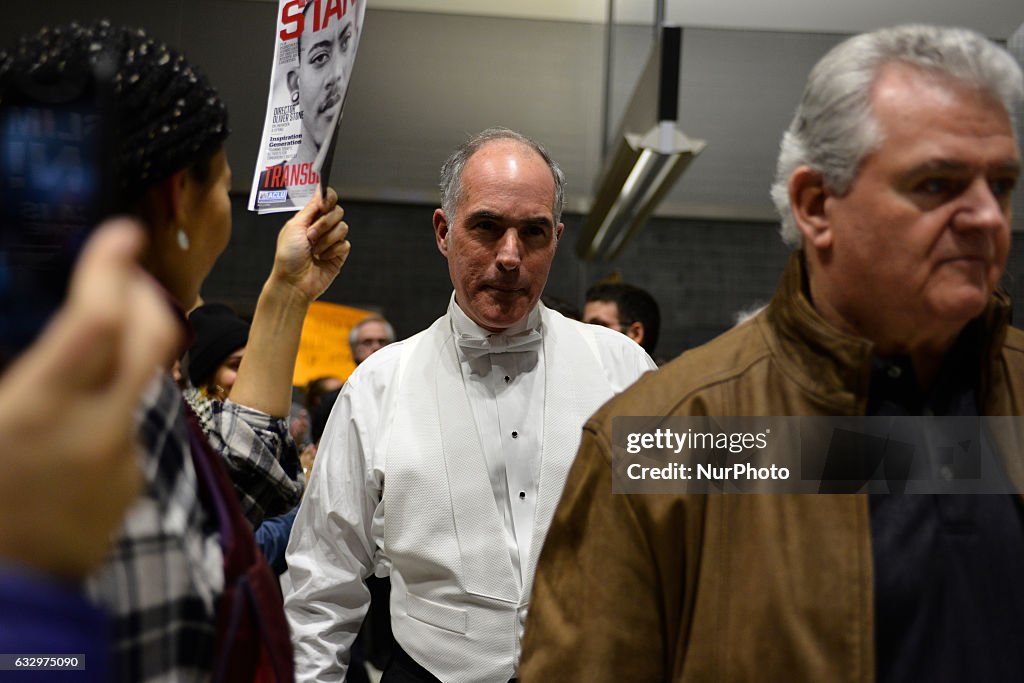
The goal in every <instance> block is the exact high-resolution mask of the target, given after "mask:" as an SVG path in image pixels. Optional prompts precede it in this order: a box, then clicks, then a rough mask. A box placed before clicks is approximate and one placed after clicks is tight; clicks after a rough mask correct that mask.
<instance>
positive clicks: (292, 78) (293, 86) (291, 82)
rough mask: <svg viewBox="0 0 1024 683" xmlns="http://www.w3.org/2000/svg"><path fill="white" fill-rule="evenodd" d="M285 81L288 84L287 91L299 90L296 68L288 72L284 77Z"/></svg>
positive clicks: (294, 91)
mask: <svg viewBox="0 0 1024 683" xmlns="http://www.w3.org/2000/svg"><path fill="white" fill-rule="evenodd" d="M285 82H286V83H287V84H288V91H289V92H291V93H296V92H298V91H299V72H298V71H297V70H296V69H292V70H291V71H289V72H288V75H287V76H286V77H285Z"/></svg>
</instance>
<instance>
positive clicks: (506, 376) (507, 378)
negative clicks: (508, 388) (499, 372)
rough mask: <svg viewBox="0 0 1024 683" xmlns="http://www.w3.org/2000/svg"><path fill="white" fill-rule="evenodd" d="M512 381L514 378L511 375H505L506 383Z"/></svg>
mask: <svg viewBox="0 0 1024 683" xmlns="http://www.w3.org/2000/svg"><path fill="white" fill-rule="evenodd" d="M511 381H512V378H511V377H509V376H508V375H505V384H508V383H509V382H511Z"/></svg>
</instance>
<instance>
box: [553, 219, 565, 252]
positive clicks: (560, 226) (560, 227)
mask: <svg viewBox="0 0 1024 683" xmlns="http://www.w3.org/2000/svg"><path fill="white" fill-rule="evenodd" d="M564 230H565V224H564V223H559V224H558V227H557V228H555V246H556V247H557V246H558V240H560V239H562V232H563V231H564Z"/></svg>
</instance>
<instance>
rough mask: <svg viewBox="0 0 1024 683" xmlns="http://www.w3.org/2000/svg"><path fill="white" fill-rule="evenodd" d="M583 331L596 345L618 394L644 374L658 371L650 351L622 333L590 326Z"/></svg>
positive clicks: (609, 378) (599, 356)
mask: <svg viewBox="0 0 1024 683" xmlns="http://www.w3.org/2000/svg"><path fill="white" fill-rule="evenodd" d="M582 332H583V334H584V338H586V339H587V341H588V343H590V344H592V345H593V346H592V348H593V347H595V346H596V349H595V351H596V353H597V356H598V358H599V360H600V361H601V365H602V367H604V371H605V375H606V377H607V378H608V382H609V383H610V384H611V387H612V391H613V392H615V393H616V394H618V393H620V392H622V391H624V390H625V389H626V388H627V387H629V386H630V385H631V384H633V382H635V381H637V380H638V379H640V377H641V375H643V374H645V373H647V372H650V371H651V370H657V369H658V366H657V365H656V364H655V362H654V361H653V360H651V357H650V356H648V355H647V352H646V351H644V350H643V348H642V347H641V346H640V345H639V344H637V343H636V342H635V341H633V340H632V339H630V338H629V337H627V336H626V335H624V334H622V333H621V332H616V331H615V330H610V329H608V328H606V327H601V326H600V325H586V324H584V325H583V330H582Z"/></svg>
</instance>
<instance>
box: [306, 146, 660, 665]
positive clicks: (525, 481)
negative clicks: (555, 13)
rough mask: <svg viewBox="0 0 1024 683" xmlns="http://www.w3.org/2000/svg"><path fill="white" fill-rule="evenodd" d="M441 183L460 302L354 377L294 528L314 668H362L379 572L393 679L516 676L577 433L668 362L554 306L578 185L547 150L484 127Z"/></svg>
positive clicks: (442, 230)
mask: <svg viewBox="0 0 1024 683" xmlns="http://www.w3.org/2000/svg"><path fill="white" fill-rule="evenodd" d="M441 178H442V182H441V186H442V208H439V209H437V210H436V211H435V212H434V219H433V222H434V236H435V240H436V243H437V247H438V249H439V250H440V251H441V253H442V254H443V255H444V256H445V258H446V259H447V261H448V272H449V275H450V277H451V280H452V285H453V287H454V290H455V291H454V293H453V295H452V297H451V299H450V300H449V304H448V312H447V313H446V314H445V315H444V316H443V317H442V318H440V319H439V320H438V321H437V322H435V323H434V324H433V325H432V326H431V327H430V328H429V329H428V330H426V331H424V332H421V333H420V334H418V335H415V336H414V337H412V338H410V339H407V340H404V341H402V342H398V343H395V344H391V345H389V346H386V347H385V348H383V349H381V350H380V351H378V352H377V353H375V354H373V356H371V357H370V358H369V359H367V360H366V361H364V362H363V363H362V364H361V365H360V366H359V367H358V368H356V371H355V372H354V373H353V374H352V376H351V377H350V378H349V379H348V381H347V382H346V383H345V386H344V388H342V390H341V395H340V396H339V397H338V400H337V403H335V406H334V411H333V413H332V415H331V418H330V420H329V422H328V424H327V429H326V431H325V433H324V436H323V439H322V440H321V447H320V451H319V453H318V455H317V460H316V464H315V465H314V469H313V476H312V477H310V483H309V490H308V491H307V493H306V496H305V497H304V498H303V501H302V505H301V506H300V508H299V516H298V518H297V519H296V521H295V527H294V529H293V531H292V538H291V541H290V543H289V546H288V556H287V558H288V565H289V569H290V574H291V582H292V586H293V590H292V592H291V593H290V594H289V595H288V597H287V602H286V604H287V611H288V615H289V621H290V624H291V627H292V633H293V634H294V640H295V643H296V650H297V652H296V666H297V670H298V673H299V676H300V677H301V678H303V679H314V678H319V679H323V680H327V679H332V680H340V679H342V678H344V676H345V675H346V671H347V669H348V665H349V655H350V649H351V646H352V642H353V640H354V639H355V636H356V633H357V632H358V630H359V626H360V623H361V622H362V620H363V617H364V615H365V613H366V610H367V605H368V604H369V602H370V597H369V591H368V590H367V587H366V583H365V580H366V578H367V577H368V576H369V575H371V574H373V573H376V574H377V575H380V576H384V575H390V577H391V583H392V590H391V622H392V626H393V628H394V635H395V638H396V640H397V643H398V645H397V650H396V653H395V658H394V659H393V660H392V662H391V665H390V666H389V668H388V670H387V671H386V672H385V673H384V676H385V680H389V679H390V680H399V681H403V680H415V681H421V680H422V681H436V680H438V679H440V680H458V681H471V680H488V681H507V680H508V679H509V678H512V677H513V676H515V672H516V666H517V662H518V655H519V633H520V632H521V631H520V630H521V627H522V623H523V620H524V619H525V615H526V611H527V608H528V606H529V601H530V588H531V585H532V582H533V581H532V577H533V566H534V561H535V558H536V552H537V551H538V550H539V548H540V544H541V542H542V540H543V538H544V534H545V533H546V531H547V524H548V520H549V519H550V514H551V511H552V510H553V508H554V504H555V502H556V501H557V500H558V497H559V496H560V495H561V492H562V487H563V485H564V484H565V474H566V472H567V470H568V468H569V464H570V463H571V462H572V457H573V455H572V454H573V452H574V451H575V448H576V446H577V444H578V439H579V430H580V425H582V424H583V421H584V420H585V419H586V417H587V416H588V415H589V414H590V413H591V412H592V411H593V410H594V409H595V408H596V407H597V406H598V405H599V404H600V402H601V401H603V400H604V399H606V398H608V397H609V396H612V395H613V394H614V393H615V392H617V391H621V390H622V389H624V388H625V387H626V386H628V385H629V384H631V383H632V382H633V381H634V380H635V379H636V378H637V377H639V376H640V375H641V374H643V373H644V372H646V371H647V370H649V369H652V368H653V367H654V364H653V363H652V362H651V360H650V358H649V357H648V356H647V354H645V353H644V352H643V350H642V349H641V348H640V347H638V346H637V345H636V344H634V343H632V342H630V341H628V340H627V339H625V338H624V337H622V336H621V335H619V334H618V333H612V332H610V331H606V330H603V329H601V328H599V327H596V326H593V325H584V324H582V323H578V322H575V321H571V320H569V319H567V318H565V317H563V316H561V315H557V314H554V313H552V312H551V311H549V310H548V309H547V308H546V307H545V306H543V305H542V304H539V299H540V295H541V292H542V291H543V290H544V285H545V283H546V281H547V277H548V272H549V270H550V268H551V263H552V260H553V258H554V256H555V249H556V248H557V245H558V241H559V239H560V238H561V236H562V231H563V225H562V223H561V222H560V217H561V213H562V205H563V198H564V188H565V177H564V175H563V174H562V171H561V169H560V168H559V167H558V165H557V164H556V163H555V162H554V161H553V160H552V159H551V157H550V156H549V155H548V154H547V152H545V151H544V149H543V148H542V147H540V145H538V144H537V143H536V142H534V141H532V140H530V139H529V138H526V137H524V136H522V135H520V134H519V133H516V132H514V131H511V130H507V129H491V130H487V131H484V132H483V133H481V134H479V135H477V136H475V137H474V138H473V139H471V140H470V141H469V142H467V143H466V144H465V145H462V146H460V147H459V148H458V149H457V150H456V151H455V153H454V154H453V155H452V156H451V157H450V158H449V159H448V161H447V162H446V163H445V164H444V167H443V169H442V172H441Z"/></svg>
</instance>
